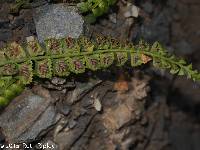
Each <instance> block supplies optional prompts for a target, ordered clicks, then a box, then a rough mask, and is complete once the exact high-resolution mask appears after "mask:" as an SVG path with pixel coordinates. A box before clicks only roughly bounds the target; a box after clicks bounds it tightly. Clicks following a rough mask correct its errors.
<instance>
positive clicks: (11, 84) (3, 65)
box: [0, 36, 200, 105]
mask: <svg viewBox="0 0 200 150" xmlns="http://www.w3.org/2000/svg"><path fill="white" fill-rule="evenodd" d="M45 44H46V45H45V46H43V47H42V46H41V45H40V44H39V43H38V42H37V40H36V39H33V40H32V41H29V42H28V43H26V44H23V45H25V46H24V47H22V46H20V45H19V44H17V43H15V42H14V43H11V44H9V45H8V47H6V48H4V49H3V50H1V51H0V58H2V59H0V105H6V104H7V103H8V102H9V100H10V99H12V98H14V96H15V95H17V94H19V93H20V92H21V91H22V89H23V87H24V86H25V85H27V84H30V83H31V82H32V79H33V77H34V76H38V77H40V78H47V79H51V78H52V76H65V77H66V76H69V75H70V74H72V75H73V74H80V73H84V72H85V71H86V70H87V69H90V70H92V71H96V70H99V69H105V68H108V67H109V66H111V65H112V64H115V65H116V66H123V65H125V64H128V62H130V64H131V66H132V67H137V66H140V65H142V64H146V63H148V62H149V61H151V60H153V65H154V66H155V67H158V68H162V69H168V70H169V71H170V73H172V74H177V75H181V76H182V75H186V76H187V77H188V78H191V79H192V80H194V81H195V80H200V73H199V72H198V71H197V70H193V69H192V65H191V64H187V63H186V62H185V61H184V60H183V59H178V58H176V57H175V56H173V55H171V54H169V53H168V52H167V51H166V50H165V49H164V48H163V47H162V46H161V45H160V44H159V43H158V42H155V43H154V44H153V45H152V46H150V45H149V44H147V43H145V42H144V41H141V42H139V44H138V45H135V46H134V45H133V44H132V43H127V42H122V41H118V40H115V39H113V38H108V37H103V36H97V37H96V38H94V39H93V40H89V39H87V38H85V37H80V38H79V39H72V38H69V37H68V38H63V39H48V40H46V42H45Z"/></svg>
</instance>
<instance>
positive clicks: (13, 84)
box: [0, 77, 24, 106]
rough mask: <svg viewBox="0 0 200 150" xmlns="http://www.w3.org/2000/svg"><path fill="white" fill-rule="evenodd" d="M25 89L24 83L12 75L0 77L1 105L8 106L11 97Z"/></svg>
mask: <svg viewBox="0 0 200 150" xmlns="http://www.w3.org/2000/svg"><path fill="white" fill-rule="evenodd" d="M23 89H24V84H22V83H20V81H19V80H17V79H14V78H12V77H1V78H0V106H6V105H7V104H8V103H9V102H10V100H11V99H13V98H14V97H15V96H16V95H18V94H20V93H21V92H22V91H23Z"/></svg>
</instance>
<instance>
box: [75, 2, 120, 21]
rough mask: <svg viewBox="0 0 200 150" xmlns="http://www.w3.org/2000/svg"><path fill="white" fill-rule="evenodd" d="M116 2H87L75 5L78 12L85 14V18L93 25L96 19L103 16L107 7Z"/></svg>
mask: <svg viewBox="0 0 200 150" xmlns="http://www.w3.org/2000/svg"><path fill="white" fill-rule="evenodd" d="M116 1H117V0H87V1H83V2H80V3H78V4H77V7H78V8H79V10H80V11H81V12H82V13H84V14H86V16H85V18H86V20H87V21H88V22H89V23H94V22H95V21H96V18H97V17H99V16H102V15H103V14H105V13H106V12H107V11H108V9H109V7H110V6H112V5H114V4H115V3H116Z"/></svg>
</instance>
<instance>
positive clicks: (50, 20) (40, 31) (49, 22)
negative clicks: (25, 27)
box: [34, 4, 84, 42]
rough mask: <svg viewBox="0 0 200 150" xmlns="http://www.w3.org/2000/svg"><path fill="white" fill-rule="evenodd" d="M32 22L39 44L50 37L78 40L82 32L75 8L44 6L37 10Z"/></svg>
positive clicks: (59, 5)
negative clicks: (68, 37) (67, 37)
mask: <svg viewBox="0 0 200 150" xmlns="http://www.w3.org/2000/svg"><path fill="white" fill-rule="evenodd" d="M34 22H35V25H36V32H37V36H38V39H39V41H40V42H43V41H44V40H45V39H47V38H52V37H54V38H62V37H66V36H70V37H72V38H78V37H79V36H80V35H81V34H82V32H83V24H84V21H83V19H82V17H81V15H79V14H78V12H77V8H76V7H72V6H67V5H64V4H53V5H45V6H42V7H39V8H37V9H36V10H35V14H34Z"/></svg>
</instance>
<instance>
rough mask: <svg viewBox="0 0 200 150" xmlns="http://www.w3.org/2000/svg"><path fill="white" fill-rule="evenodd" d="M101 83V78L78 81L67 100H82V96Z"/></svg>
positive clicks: (70, 101)
mask: <svg viewBox="0 0 200 150" xmlns="http://www.w3.org/2000/svg"><path fill="white" fill-rule="evenodd" d="M100 83H102V81H101V80H94V79H91V80H90V81H89V82H86V83H84V82H83V83H81V82H76V88H75V89H74V90H73V91H70V92H68V95H67V99H66V101H67V102H68V103H69V104H73V103H75V102H77V101H78V100H80V98H81V97H83V96H84V95H85V94H87V93H88V92H89V91H90V90H92V89H93V88H94V87H95V86H97V85H98V84H100Z"/></svg>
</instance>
